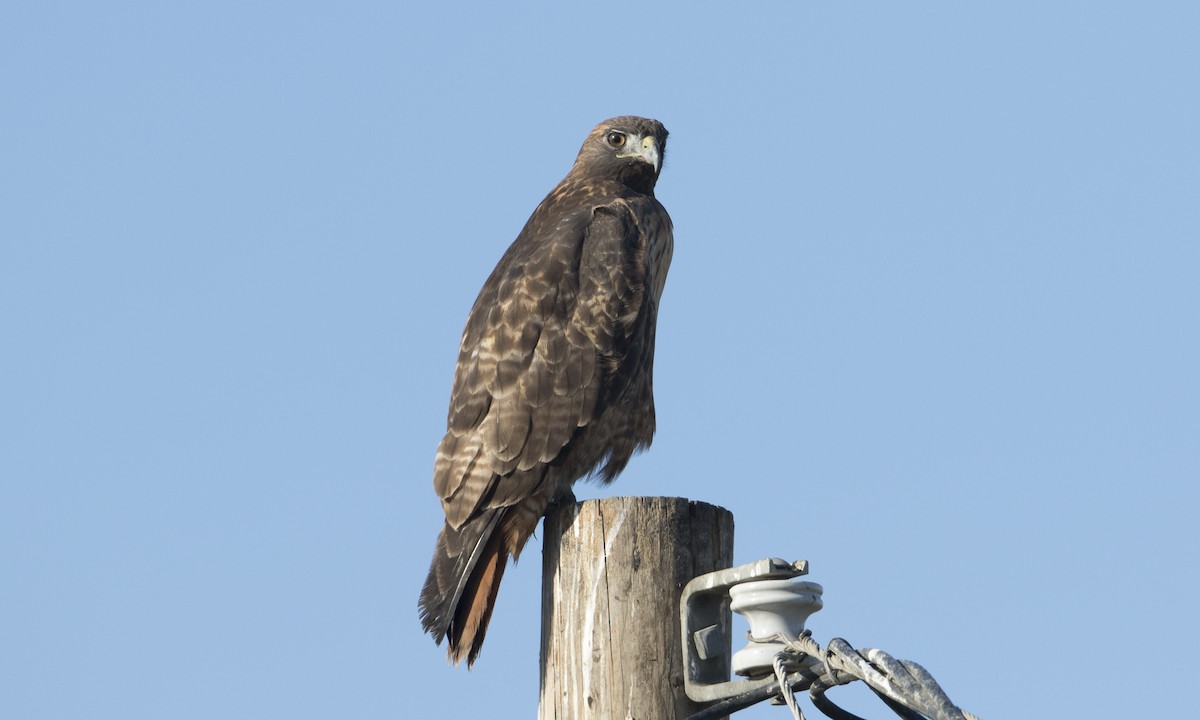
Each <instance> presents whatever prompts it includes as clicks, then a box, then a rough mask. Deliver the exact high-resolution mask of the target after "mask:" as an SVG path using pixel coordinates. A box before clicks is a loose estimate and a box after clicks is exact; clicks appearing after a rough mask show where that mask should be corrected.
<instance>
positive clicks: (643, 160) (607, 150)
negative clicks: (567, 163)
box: [571, 115, 667, 195]
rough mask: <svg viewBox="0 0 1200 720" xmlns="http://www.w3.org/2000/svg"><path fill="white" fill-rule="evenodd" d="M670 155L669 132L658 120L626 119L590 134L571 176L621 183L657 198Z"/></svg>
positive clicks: (605, 124)
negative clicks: (661, 173) (656, 184)
mask: <svg viewBox="0 0 1200 720" xmlns="http://www.w3.org/2000/svg"><path fill="white" fill-rule="evenodd" d="M666 155H667V129H666V128H665V127H663V124H662V123H660V122H659V121H657V120H650V119H648V118H643V117H637V116H634V115H624V116H622V117H615V118H611V119H609V120H605V121H604V122H602V123H600V124H599V125H597V126H596V127H595V128H593V129H592V131H591V132H590V133H588V136H587V140H584V142H583V147H582V148H580V149H579V156H578V157H577V158H575V166H574V167H573V168H571V174H572V175H577V176H582V177H587V178H591V179H606V180H618V181H620V182H622V183H624V184H626V185H628V186H629V187H631V188H633V189H634V190H637V191H638V192H642V193H646V194H647V195H653V194H654V184H655V183H656V182H658V173H659V171H661V170H662V165H663V160H664V159H665V158H666Z"/></svg>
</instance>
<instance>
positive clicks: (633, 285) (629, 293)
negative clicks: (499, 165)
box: [419, 117, 673, 665]
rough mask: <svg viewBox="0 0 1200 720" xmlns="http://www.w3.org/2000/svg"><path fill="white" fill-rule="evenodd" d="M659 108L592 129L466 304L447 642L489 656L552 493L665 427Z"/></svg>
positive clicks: (436, 581) (450, 451)
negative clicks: (512, 569) (661, 409)
mask: <svg viewBox="0 0 1200 720" xmlns="http://www.w3.org/2000/svg"><path fill="white" fill-rule="evenodd" d="M666 139H667V131H666V129H665V128H664V127H663V126H662V124H660V123H659V122H658V121H656V120H648V119H645V118H639V117H618V118H613V119H611V120H606V121H604V122H602V123H600V124H599V125H597V126H596V127H595V129H593V130H592V132H591V133H590V134H589V135H588V137H587V139H586V140H585V141H584V144H583V147H582V148H581V149H580V151H579V155H578V157H577V158H576V160H575V164H574V166H573V167H572V168H571V171H570V173H568V174H567V176H566V178H564V179H563V181H562V182H561V183H559V184H558V186H557V187H556V188H554V190H553V191H551V192H550V194H549V195H547V196H546V199H545V200H543V201H542V202H541V204H540V205H538V207H537V209H536V210H534V212H533V215H532V216H531V217H530V218H529V221H528V222H527V223H526V225H525V228H524V229H523V230H522V231H521V234H520V235H518V236H517V239H516V241H514V242H513V244H512V245H511V246H510V247H509V248H508V251H507V252H505V253H504V256H503V257H502V258H501V259H500V262H499V263H498V264H497V265H496V268H495V270H493V271H492V274H491V277H489V278H488V280H487V282H486V283H484V286H483V289H482V290H481V291H480V293H479V297H478V298H477V299H476V300H475V305H474V307H472V308H471V313H470V315H469V316H468V318H467V325H466V329H465V330H464V331H463V337H462V343H461V345H460V348H459V356H458V367H457V369H456V370H455V374H454V387H453V391H452V392H451V396H450V412H449V416H448V418H447V423H446V425H447V428H446V435H445V437H444V438H443V439H442V442H441V444H440V445H439V446H438V451H437V459H436V462H435V464H434V478H433V486H434V490H435V491H436V492H437V494H438V496H439V497H441V499H442V509H443V510H444V511H445V513H446V522H445V525H444V526H443V528H442V532H441V534H440V535H439V536H438V541H437V547H436V549H435V550H434V556H433V562H432V564H431V566H430V569H429V577H428V578H427V579H426V581H425V587H424V589H423V590H422V592H421V599H420V603H419V608H420V616H421V623H422V625H423V626H424V627H425V630H426V632H428V633H430V634H431V635H432V636H433V638H434V640H435V641H436V642H438V643H439V644H440V643H441V641H442V639H443V638H446V639H447V640H448V648H447V654H448V655H449V657H450V659H451V660H453V661H454V662H455V663H457V662H459V661H461V660H463V659H465V660H466V661H467V664H468V665H470V664H471V663H473V662H474V661H475V658H476V656H477V655H478V654H479V648H480V646H481V645H482V643H483V637H484V633H485V632H486V630H487V624H488V620H489V618H490V617H491V613H492V607H493V605H494V603H495V598H496V591H497V589H498V588H499V583H500V579H501V577H502V576H503V574H504V569H505V566H506V565H507V562H508V557H509V556H512V557H517V556H518V555H519V554H520V552H521V548H522V547H523V546H524V545H525V542H526V541H527V540H528V539H529V536H530V535H531V534H532V533H533V531H534V529H535V528H536V527H537V523H538V521H539V519H540V518H541V517H542V515H543V514H545V511H546V508H547V506H548V505H549V504H550V503H551V502H553V501H554V500H556V499H558V498H560V497H564V496H566V495H568V494H569V493H570V489H571V485H572V484H573V483H574V482H575V481H576V480H578V479H579V478H581V477H583V476H585V475H587V474H588V473H591V472H593V471H595V473H596V476H597V477H598V478H599V479H600V480H602V481H603V482H611V481H612V480H613V478H615V477H616V476H617V475H618V474H619V473H620V472H621V470H622V469H624V467H625V464H626V463H627V462H628V461H629V458H630V456H631V455H632V454H633V453H634V451H636V450H639V449H641V448H644V447H647V446H648V445H649V444H650V441H651V440H652V439H653V437H654V396H653V386H652V369H653V363H654V329H655V321H656V319H657V315H658V302H659V298H660V297H661V296H662V291H663V283H664V282H665V281H666V276H667V269H668V267H669V266H670V263H671V251H672V242H673V241H672V231H671V218H670V217H669V216H668V215H667V211H666V210H665V209H664V208H663V206H662V205H661V204H660V203H659V202H658V200H656V199H655V198H654V185H655V183H656V182H657V180H658V173H659V170H660V169H661V167H662V159H663V158H664V156H665V152H666Z"/></svg>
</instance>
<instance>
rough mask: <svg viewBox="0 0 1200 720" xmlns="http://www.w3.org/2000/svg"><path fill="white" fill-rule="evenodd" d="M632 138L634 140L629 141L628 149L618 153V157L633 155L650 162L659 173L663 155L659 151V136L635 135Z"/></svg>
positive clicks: (656, 172)
mask: <svg viewBox="0 0 1200 720" xmlns="http://www.w3.org/2000/svg"><path fill="white" fill-rule="evenodd" d="M630 139H631V140H633V142H631V143H629V145H628V148H629V149H628V151H627V152H624V153H618V154H617V157H622V158H626V157H632V158H638V159H639V160H642V161H644V162H648V163H650V166H651V167H653V168H654V174H655V175H657V174H658V171H659V170H661V169H662V155H660V154H659V152H658V138H656V137H654V136H653V135H647V136H645V137H641V136H637V135H635V136H634V137H632V138H630Z"/></svg>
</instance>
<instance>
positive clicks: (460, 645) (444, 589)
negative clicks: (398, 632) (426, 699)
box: [418, 508, 508, 667]
mask: <svg viewBox="0 0 1200 720" xmlns="http://www.w3.org/2000/svg"><path fill="white" fill-rule="evenodd" d="M504 514H505V511H504V509H503V508H498V509H494V510H488V511H485V512H484V513H482V514H480V516H479V517H476V518H473V519H472V520H471V521H470V522H467V523H466V524H464V525H463V526H462V527H459V528H454V527H452V526H450V525H449V524H446V525H444V526H443V527H442V532H441V533H440V534H439V535H438V540H437V547H436V548H435V549H434V553H433V562H432V563H431V564H430V566H429V576H428V577H427V578H426V579H425V586H424V588H423V589H422V590H421V599H420V601H419V603H418V611H419V614H420V617H421V625H422V627H424V628H425V632H427V633H429V634H430V635H432V636H433V639H434V642H436V643H438V644H439V645H440V644H441V642H442V640H443V639H448V641H449V642H448V646H447V649H446V654H447V656H448V657H449V659H450V660H451V661H452V662H454V663H455V664H457V663H459V662H461V661H462V660H464V659H465V660H466V661H467V666H468V667H470V666H471V664H473V663H474V662H475V658H476V656H478V655H479V648H480V647H481V646H482V645H483V636H484V634H485V633H486V632H487V624H488V620H490V619H491V616H492V607H493V606H494V605H495V601H496V592H497V591H498V590H499V587H500V579H501V578H502V577H503V575H504V568H505V566H506V565H507V564H508V563H507V560H508V552H507V550H506V549H505V547H504V542H503V539H504V538H503V536H504V534H503V533H501V532H496V527H497V525H498V523H499V521H500V519H501V518H502V517H503V516H504Z"/></svg>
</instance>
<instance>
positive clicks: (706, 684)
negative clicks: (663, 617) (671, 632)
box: [679, 558, 819, 702]
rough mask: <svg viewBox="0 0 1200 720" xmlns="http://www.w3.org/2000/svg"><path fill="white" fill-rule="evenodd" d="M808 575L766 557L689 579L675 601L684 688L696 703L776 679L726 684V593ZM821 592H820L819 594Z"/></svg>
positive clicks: (798, 566) (801, 563)
mask: <svg viewBox="0 0 1200 720" xmlns="http://www.w3.org/2000/svg"><path fill="white" fill-rule="evenodd" d="M806 574H808V561H807V560H798V561H796V562H794V563H789V562H787V561H786V560H781V559H779V558H766V559H763V560H758V561H756V562H752V563H748V564H746V565H739V566H738V567H734V568H727V569H725V570H718V571H716V572H711V573H707V574H705V575H701V576H699V577H697V578H693V579H692V580H691V581H690V582H688V584H687V585H686V586H684V588H683V595H682V596H681V597H680V599H679V624H680V630H681V633H680V634H681V636H682V638H683V667H684V677H683V684H684V690H685V691H686V692H687V696H688V697H689V698H691V699H692V700H693V701H694V702H713V701H716V700H722V699H724V698H729V697H733V696H735V695H741V694H743V693H747V692H750V691H751V690H756V689H758V688H760V687H764V686H766V685H770V684H771V683H774V682H775V678H774V677H767V678H762V679H757V680H730V679H729V655H727V653H728V650H727V649H726V648H727V647H728V645H727V643H728V642H729V638H730V636H731V628H730V627H728V626H727V625H726V618H727V617H728V607H729V606H728V603H729V589H730V588H732V587H733V586H734V585H740V584H742V583H745V582H750V581H755V580H779V579H789V578H794V577H799V576H801V575H806ZM818 592H819V590H818Z"/></svg>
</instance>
